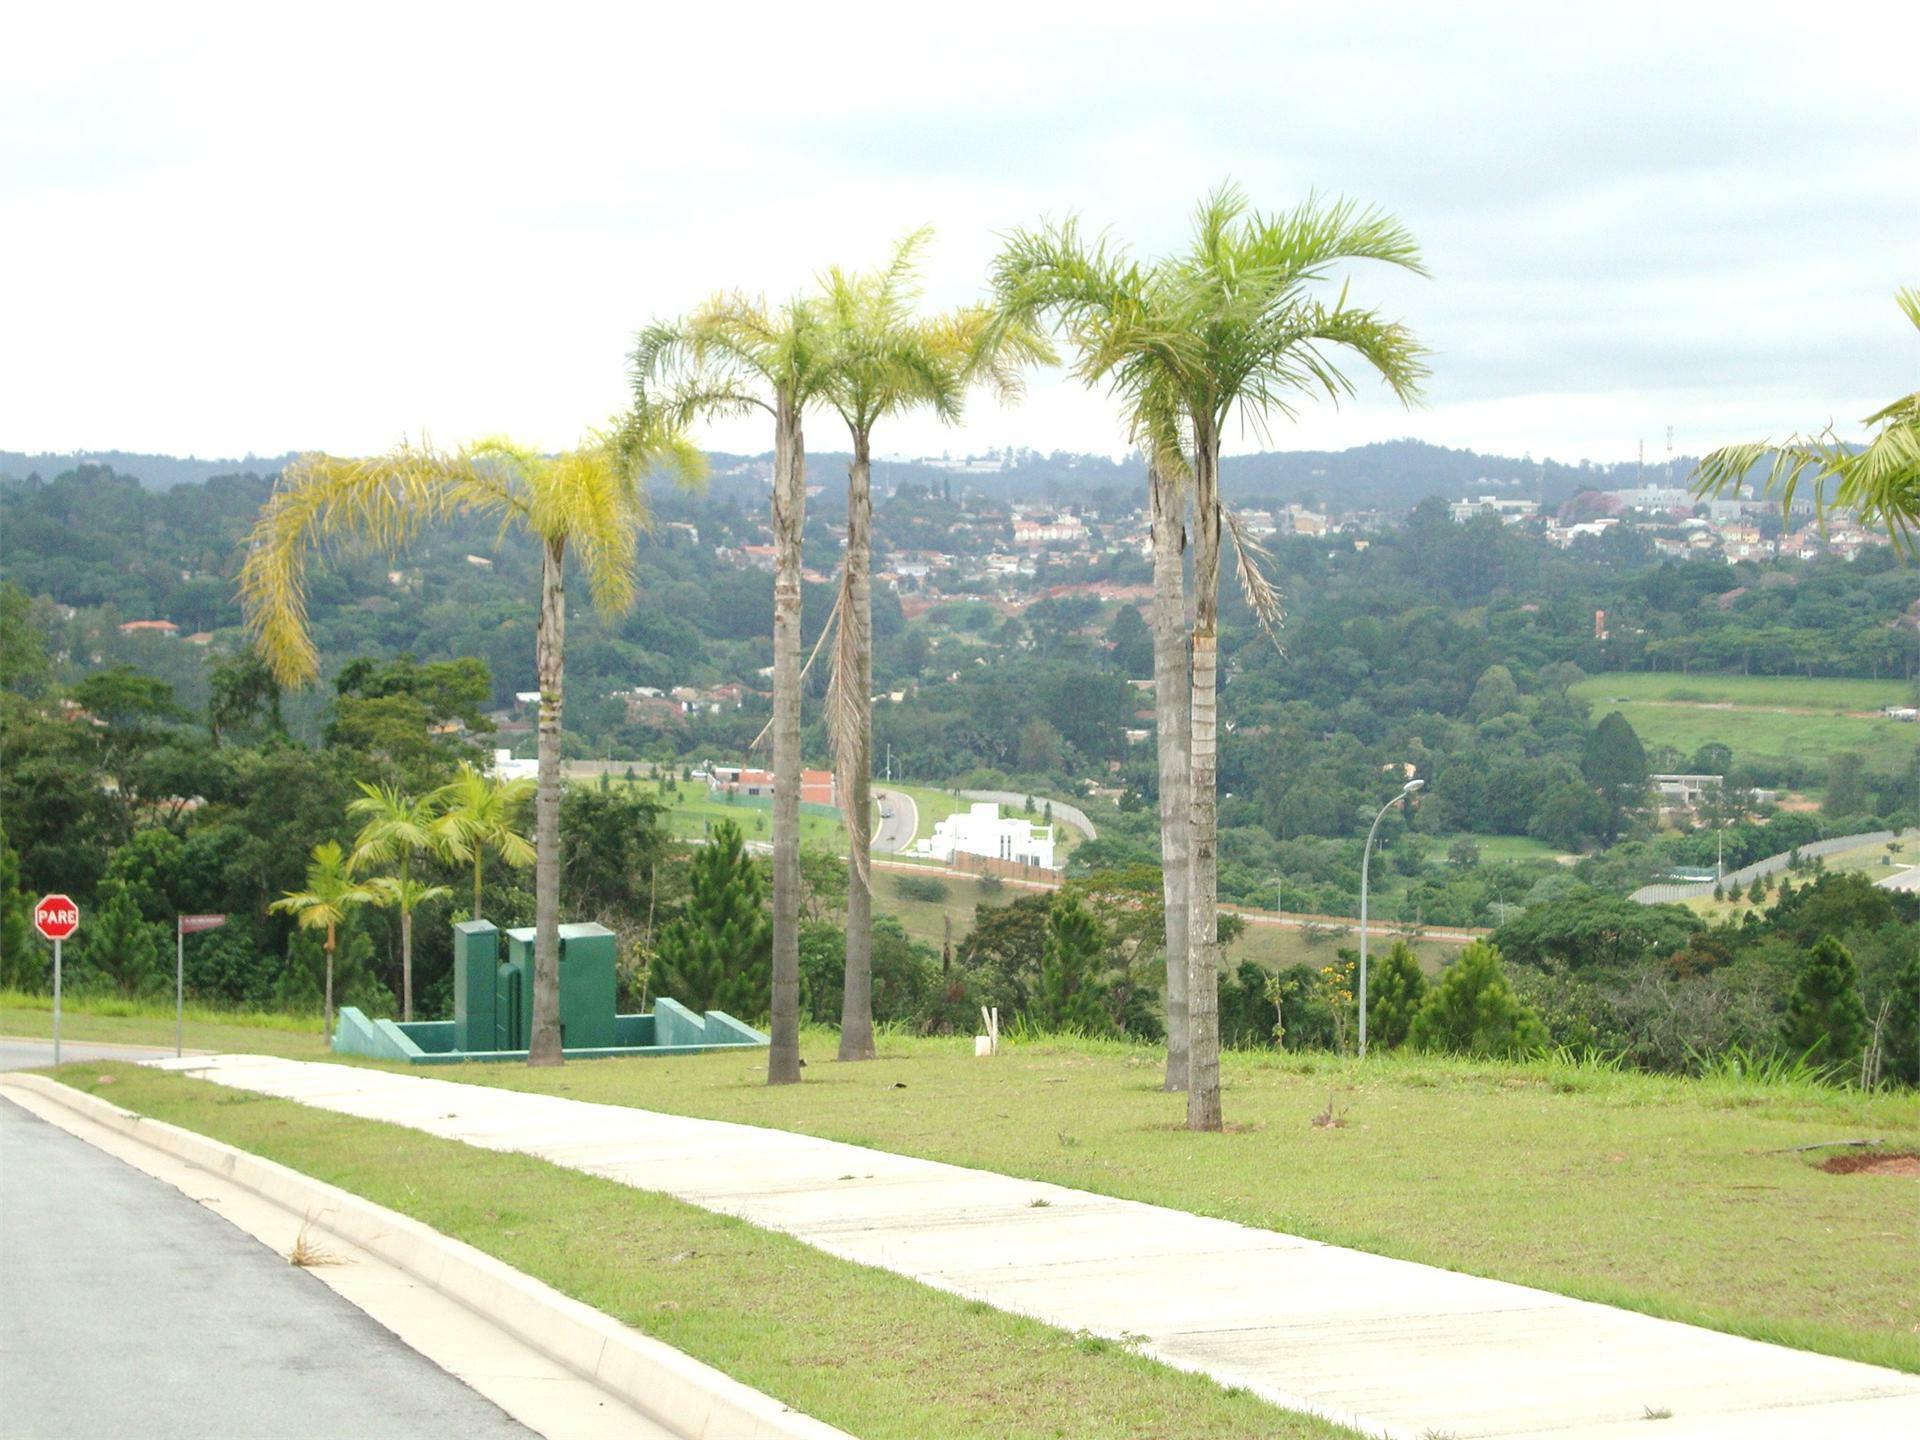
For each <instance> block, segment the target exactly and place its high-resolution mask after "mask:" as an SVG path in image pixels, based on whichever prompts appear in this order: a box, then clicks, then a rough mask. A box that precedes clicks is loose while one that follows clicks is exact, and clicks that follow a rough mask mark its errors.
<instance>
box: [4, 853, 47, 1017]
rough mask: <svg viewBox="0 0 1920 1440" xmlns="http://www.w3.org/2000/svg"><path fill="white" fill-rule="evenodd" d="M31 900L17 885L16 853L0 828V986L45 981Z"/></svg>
mask: <svg viewBox="0 0 1920 1440" xmlns="http://www.w3.org/2000/svg"><path fill="white" fill-rule="evenodd" d="M32 908H33V901H32V900H30V899H28V898H27V895H26V893H25V892H24V891H22V890H21V888H20V857H19V855H18V854H16V853H15V852H14V849H13V847H12V846H11V845H9V844H8V843H7V836H6V831H5V830H4V829H0V990H29V991H32V990H38V989H40V987H41V986H42V984H44V983H45V977H46V971H47V963H46V962H47V952H46V947H45V946H44V945H41V944H40V943H39V937H38V936H35V935H34V934H33V933H32V925H33V922H32V920H31V919H30V918H29V915H30V913H31V911H32Z"/></svg>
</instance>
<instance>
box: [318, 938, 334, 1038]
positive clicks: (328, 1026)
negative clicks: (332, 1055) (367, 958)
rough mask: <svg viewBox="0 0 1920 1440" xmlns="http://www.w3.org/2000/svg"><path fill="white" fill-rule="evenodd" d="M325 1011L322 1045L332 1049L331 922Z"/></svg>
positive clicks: (328, 941) (328, 942) (328, 940)
mask: <svg viewBox="0 0 1920 1440" xmlns="http://www.w3.org/2000/svg"><path fill="white" fill-rule="evenodd" d="M324 1013H325V1015H326V1017H327V1018H326V1029H325V1031H324V1032H323V1033H322V1035H321V1037H320V1045H321V1048H322V1049H331V1048H332V1046H333V926H332V925H331V924H329V925H328V926H327V1000H326V1010H325V1012H324Z"/></svg>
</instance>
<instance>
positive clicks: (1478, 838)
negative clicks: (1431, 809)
mask: <svg viewBox="0 0 1920 1440" xmlns="http://www.w3.org/2000/svg"><path fill="white" fill-rule="evenodd" d="M1432 839H1433V850H1432V852H1431V854H1432V858H1433V859H1435V860H1445V859H1446V858H1447V847H1448V846H1449V845H1451V844H1453V842H1454V841H1456V840H1463V839H1464V840H1471V841H1472V842H1473V843H1474V844H1475V845H1477V846H1479V847H1480V863H1481V864H1482V865H1500V864H1505V863H1507V862H1509V861H1517V860H1558V859H1560V858H1561V856H1563V855H1565V854H1567V853H1568V852H1566V851H1564V850H1556V849H1555V848H1554V847H1553V846H1551V845H1549V844H1547V842H1546V841H1544V840H1535V839H1532V838H1530V837H1529V836H1526V835H1478V834H1475V833H1474V832H1472V831H1470V830H1454V831H1450V832H1448V833H1446V834H1444V835H1435V836H1433V837H1432Z"/></svg>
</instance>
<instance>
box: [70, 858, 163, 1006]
mask: <svg viewBox="0 0 1920 1440" xmlns="http://www.w3.org/2000/svg"><path fill="white" fill-rule="evenodd" d="M161 934H162V932H161V930H160V927H159V926H157V925H150V924H148V923H147V922H146V921H145V920H143V919H141V918H140V907H139V906H138V905H137V904H135V903H134V899H133V896H132V895H130V894H128V893H127V889H126V887H125V886H123V885H119V884H116V883H114V882H112V881H107V882H105V883H103V884H102V885H101V887H100V903H99V904H97V905H96V906H95V907H94V909H93V913H92V914H91V915H89V916H88V917H87V923H86V925H85V926H83V927H82V928H81V931H80V934H79V936H78V937H77V940H78V943H77V944H75V946H74V947H73V948H74V950H75V951H76V952H77V953H76V954H75V955H74V957H73V958H74V960H75V961H76V962H77V964H76V967H75V968H76V969H78V970H79V971H80V972H81V973H82V974H84V975H86V976H87V977H88V979H89V980H91V979H92V978H93V977H95V976H98V977H99V978H100V979H101V980H104V981H105V982H106V983H107V984H109V985H111V986H112V987H113V988H114V990H115V991H116V992H118V993H119V994H121V995H127V996H136V995H145V994H148V993H149V992H151V991H153V990H155V989H157V988H158V987H159V984H160V950H161V943H162V942H161Z"/></svg>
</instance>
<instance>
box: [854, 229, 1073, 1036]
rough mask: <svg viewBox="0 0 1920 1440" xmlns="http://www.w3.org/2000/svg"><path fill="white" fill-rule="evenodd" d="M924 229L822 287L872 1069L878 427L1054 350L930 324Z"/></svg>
mask: <svg viewBox="0 0 1920 1440" xmlns="http://www.w3.org/2000/svg"><path fill="white" fill-rule="evenodd" d="M931 234H932V232H931V231H930V230H926V229H921V230H916V231H914V232H913V233H912V234H910V235H908V236H906V237H905V238H904V239H903V240H901V241H900V243H899V244H898V245H897V246H895V247H894V252H893V256H892V258H891V259H890V260H889V261H888V263H887V264H886V265H885V266H883V267H882V268H881V269H879V270H877V271H872V272H869V273H865V274H856V273H850V272H848V271H845V270H841V269H839V268H838V267H836V268H834V269H832V270H829V271H828V272H827V273H826V275H824V276H823V277H822V282H821V284H822V292H823V293H822V294H821V296H820V299H819V307H820V318H821V325H822V343H821V348H820V355H821V359H822V362H823V364H824V366H825V371H826V383H825V385H824V386H823V388H822V398H823V399H824V400H825V402H826V403H827V404H828V405H830V406H831V407H832V408H833V409H834V410H835V411H837V412H838V413H839V415H840V418H841V419H842V420H844V421H845V422H846V425H847V431H848V433H849V435H850V437H851V438H852V442H853V460H852V462H851V463H850V464H849V465H848V466H847V555H846V564H845V567H844V568H843V570H842V572H841V589H840V598H839V603H838V607H837V608H838V614H839V625H840V629H839V634H838V636H837V638H836V641H835V648H834V660H833V677H832V681H831V683H830V684H829V686H828V690H827V710H828V731H829V733H830V734H831V735H832V736H833V740H834V768H835V770H836V772H837V774H838V777H839V787H840V803H841V808H842V810H843V811H844V813H845V816H846V822H847V843H848V854H847V961H846V984H845V988H844V990H843V998H842V1002H841V1010H840V1058H841V1059H842V1060H871V1059H872V1058H873V1055H874V1048H873V888H872V856H871V854H870V853H869V852H870V850H871V847H872V843H873V811H872V804H873V800H872V786H873V593H872V579H871V573H870V571H871V566H870V561H871V557H872V541H873V497H872V482H873V458H872V457H873V429H874V426H875V425H876V424H878V423H879V422H880V421H881V420H883V419H887V418H890V417H892V416H896V415H902V414H905V413H906V412H908V411H910V410H916V409H919V408H920V407H922V406H927V407H930V408H931V409H932V410H933V412H934V413H935V414H936V415H938V416H940V418H941V419H943V420H949V421H951V420H955V419H957V418H959V414H960V406H961V401H962V399H963V398H964V396H965V394H966V391H967V388H968V386H969V385H971V384H972V383H973V382H974V381H975V380H984V381H986V382H989V383H991V384H993V385H994V386H995V387H996V388H997V389H999V391H1000V392H1001V393H1002V394H1003V395H1006V396H1012V395H1014V394H1017V393H1018V390H1019V376H1020V371H1021V370H1022V369H1023V368H1024V367H1025V366H1026V365H1027V364H1029V363H1031V362H1032V361H1034V360H1037V359H1041V358H1044V357H1045V356H1046V355H1047V354H1048V353H1049V352H1048V351H1047V349H1046V347H1045V345H1044V344H1043V343H1041V342H1040V341H1039V340H1038V338H1037V337H1036V336H1034V334H1033V333H1032V331H1031V330H1030V329H1028V328H1026V327H1025V326H1022V325H1019V324H1011V323H1008V322H1007V321H1006V320H1005V319H1004V318H1003V317H1000V316H997V315H996V314H995V313H994V312H992V311H990V310H988V309H987V308H986V307H984V306H975V307H969V308H966V309H962V310H956V311H953V312H951V313H949V314H946V315H939V316H922V315H920V314H918V313H917V302H918V300H919V258H920V252H921V250H922V249H924V248H925V246H926V243H927V241H928V239H929V238H930V237H931Z"/></svg>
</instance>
